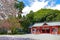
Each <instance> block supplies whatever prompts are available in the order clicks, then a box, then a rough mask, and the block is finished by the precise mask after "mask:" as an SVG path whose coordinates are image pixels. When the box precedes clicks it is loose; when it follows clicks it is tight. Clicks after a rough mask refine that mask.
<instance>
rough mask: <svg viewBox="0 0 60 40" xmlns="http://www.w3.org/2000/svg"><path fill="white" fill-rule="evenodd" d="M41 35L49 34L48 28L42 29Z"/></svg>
mask: <svg viewBox="0 0 60 40" xmlns="http://www.w3.org/2000/svg"><path fill="white" fill-rule="evenodd" d="M42 33H50V29H49V28H45V29H42Z"/></svg>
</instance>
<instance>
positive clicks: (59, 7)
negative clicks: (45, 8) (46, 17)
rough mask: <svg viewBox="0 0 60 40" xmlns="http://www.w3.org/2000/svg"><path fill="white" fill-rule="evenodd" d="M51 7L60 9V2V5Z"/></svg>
mask: <svg viewBox="0 0 60 40" xmlns="http://www.w3.org/2000/svg"><path fill="white" fill-rule="evenodd" d="M51 9H57V10H60V4H59V5H56V6H54V7H51Z"/></svg>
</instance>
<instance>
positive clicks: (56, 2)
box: [18, 0, 60, 15]
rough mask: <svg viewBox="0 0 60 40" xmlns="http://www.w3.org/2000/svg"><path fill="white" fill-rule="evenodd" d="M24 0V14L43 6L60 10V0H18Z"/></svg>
mask: <svg viewBox="0 0 60 40" xmlns="http://www.w3.org/2000/svg"><path fill="white" fill-rule="evenodd" d="M18 1H23V3H24V5H25V7H24V8H23V10H22V12H23V14H22V15H26V14H28V13H29V12H30V11H31V10H32V11H34V12H36V11H38V10H40V9H41V8H47V9H54V10H55V9H57V10H60V0H18Z"/></svg>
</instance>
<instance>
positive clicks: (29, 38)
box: [0, 34, 60, 40]
mask: <svg viewBox="0 0 60 40" xmlns="http://www.w3.org/2000/svg"><path fill="white" fill-rule="evenodd" d="M0 40H60V35H51V34H25V35H0Z"/></svg>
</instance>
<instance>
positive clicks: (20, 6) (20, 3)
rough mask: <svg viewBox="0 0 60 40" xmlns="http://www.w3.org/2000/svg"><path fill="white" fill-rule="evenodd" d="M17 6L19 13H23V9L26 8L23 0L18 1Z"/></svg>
mask: <svg viewBox="0 0 60 40" xmlns="http://www.w3.org/2000/svg"><path fill="white" fill-rule="evenodd" d="M15 8H16V9H17V10H18V14H21V13H22V10H23V8H24V3H23V2H19V1H16V3H15Z"/></svg>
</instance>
